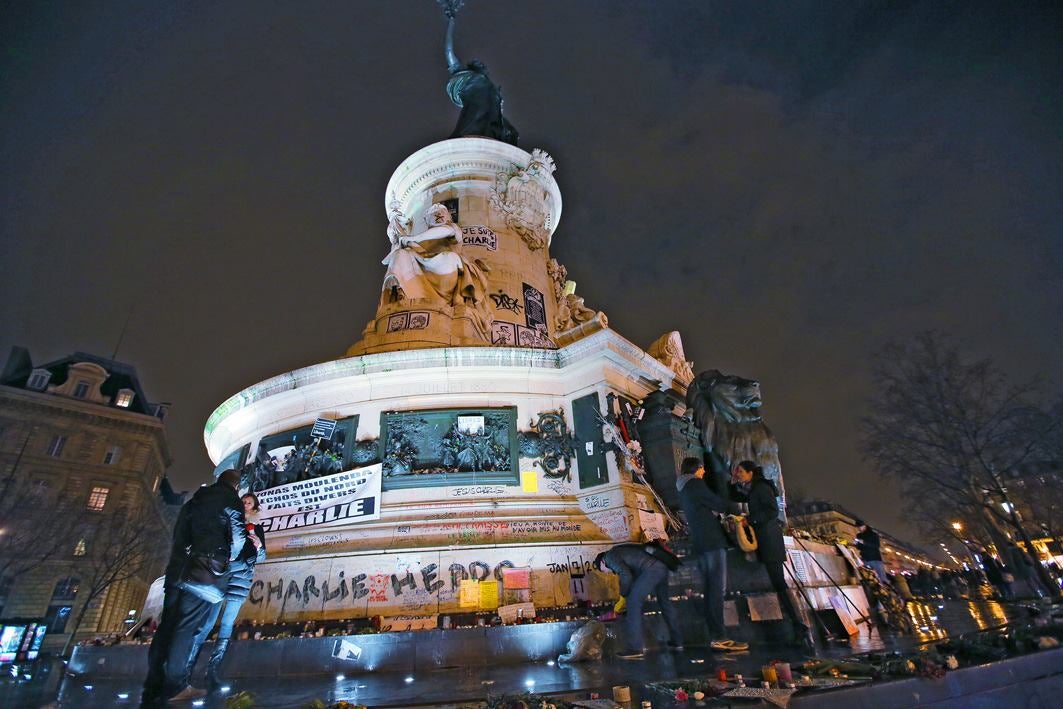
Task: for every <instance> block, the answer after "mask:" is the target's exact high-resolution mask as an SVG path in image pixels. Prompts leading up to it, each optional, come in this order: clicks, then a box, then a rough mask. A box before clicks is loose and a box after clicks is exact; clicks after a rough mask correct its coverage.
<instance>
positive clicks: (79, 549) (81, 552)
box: [74, 538, 87, 556]
mask: <svg viewBox="0 0 1063 709" xmlns="http://www.w3.org/2000/svg"><path fill="white" fill-rule="evenodd" d="M86 551H87V549H86V545H85V539H84V538H82V539H79V540H78V543H77V544H75V545H74V556H85V552H86Z"/></svg>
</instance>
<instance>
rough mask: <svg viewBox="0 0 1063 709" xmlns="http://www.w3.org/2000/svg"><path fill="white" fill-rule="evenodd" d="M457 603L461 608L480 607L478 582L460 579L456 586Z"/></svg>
mask: <svg viewBox="0 0 1063 709" xmlns="http://www.w3.org/2000/svg"><path fill="white" fill-rule="evenodd" d="M458 605H459V606H460V607H461V608H479V607H480V582H479V581H473V580H472V579H462V580H461V584H460V585H459V586H458Z"/></svg>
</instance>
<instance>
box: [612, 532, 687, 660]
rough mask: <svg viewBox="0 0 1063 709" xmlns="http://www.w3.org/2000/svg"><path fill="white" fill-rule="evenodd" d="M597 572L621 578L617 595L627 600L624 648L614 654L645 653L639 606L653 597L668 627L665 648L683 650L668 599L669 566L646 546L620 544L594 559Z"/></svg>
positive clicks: (626, 656) (635, 655)
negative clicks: (609, 573)
mask: <svg viewBox="0 0 1063 709" xmlns="http://www.w3.org/2000/svg"><path fill="white" fill-rule="evenodd" d="M594 568H595V569H597V570H598V571H603V572H606V573H608V572H610V571H611V572H612V573H614V574H616V575H617V576H619V577H620V595H621V596H622V597H623V598H625V599H627V619H626V620H625V624H624V631H625V633H624V634H625V640H626V642H627V648H626V649H623V650H621V651H620V652H619V653H617V655H618V656H619V657H622V658H624V659H626V660H634V659H638V658H640V657H642V656H643V655H644V654H645V637H644V636H643V631H642V603H643V601H645V600H646V596H648V595H651V594H652V595H653V596H654V597H655V598H656V599H657V605H658V606H660V608H661V615H662V616H663V617H664V623H665V625H667V626H668V637H669V640H668V647H669V648H670V649H672V650H677V651H680V650H682V649H683V635H682V632H681V631H680V630H679V618H678V616H677V615H676V610H675V606H673V605H672V602H671V600H670V599H669V597H668V566H667V565H666V564H665V563H664V562H663V561H661V560H660V559H658V558H656V557H654V556H652V555H651V554H650V553H649V552H647V551H646V545H645V544H621V545H619V546H615V547H613V548H612V549H610V550H609V551H604V552H602V553H601V554H599V555H598V556H596V557H595V559H594Z"/></svg>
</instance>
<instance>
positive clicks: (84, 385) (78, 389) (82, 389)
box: [74, 379, 89, 399]
mask: <svg viewBox="0 0 1063 709" xmlns="http://www.w3.org/2000/svg"><path fill="white" fill-rule="evenodd" d="M88 395H89V383H88V382H87V381H85V380H84V379H79V380H78V383H77V384H75V385H74V398H76V399H84V398H85V397H86V396H88Z"/></svg>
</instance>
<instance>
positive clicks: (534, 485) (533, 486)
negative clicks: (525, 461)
mask: <svg viewBox="0 0 1063 709" xmlns="http://www.w3.org/2000/svg"><path fill="white" fill-rule="evenodd" d="M520 489H521V490H522V491H523V492H539V476H538V475H537V474H536V472H535V471H534V470H522V471H520Z"/></svg>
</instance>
